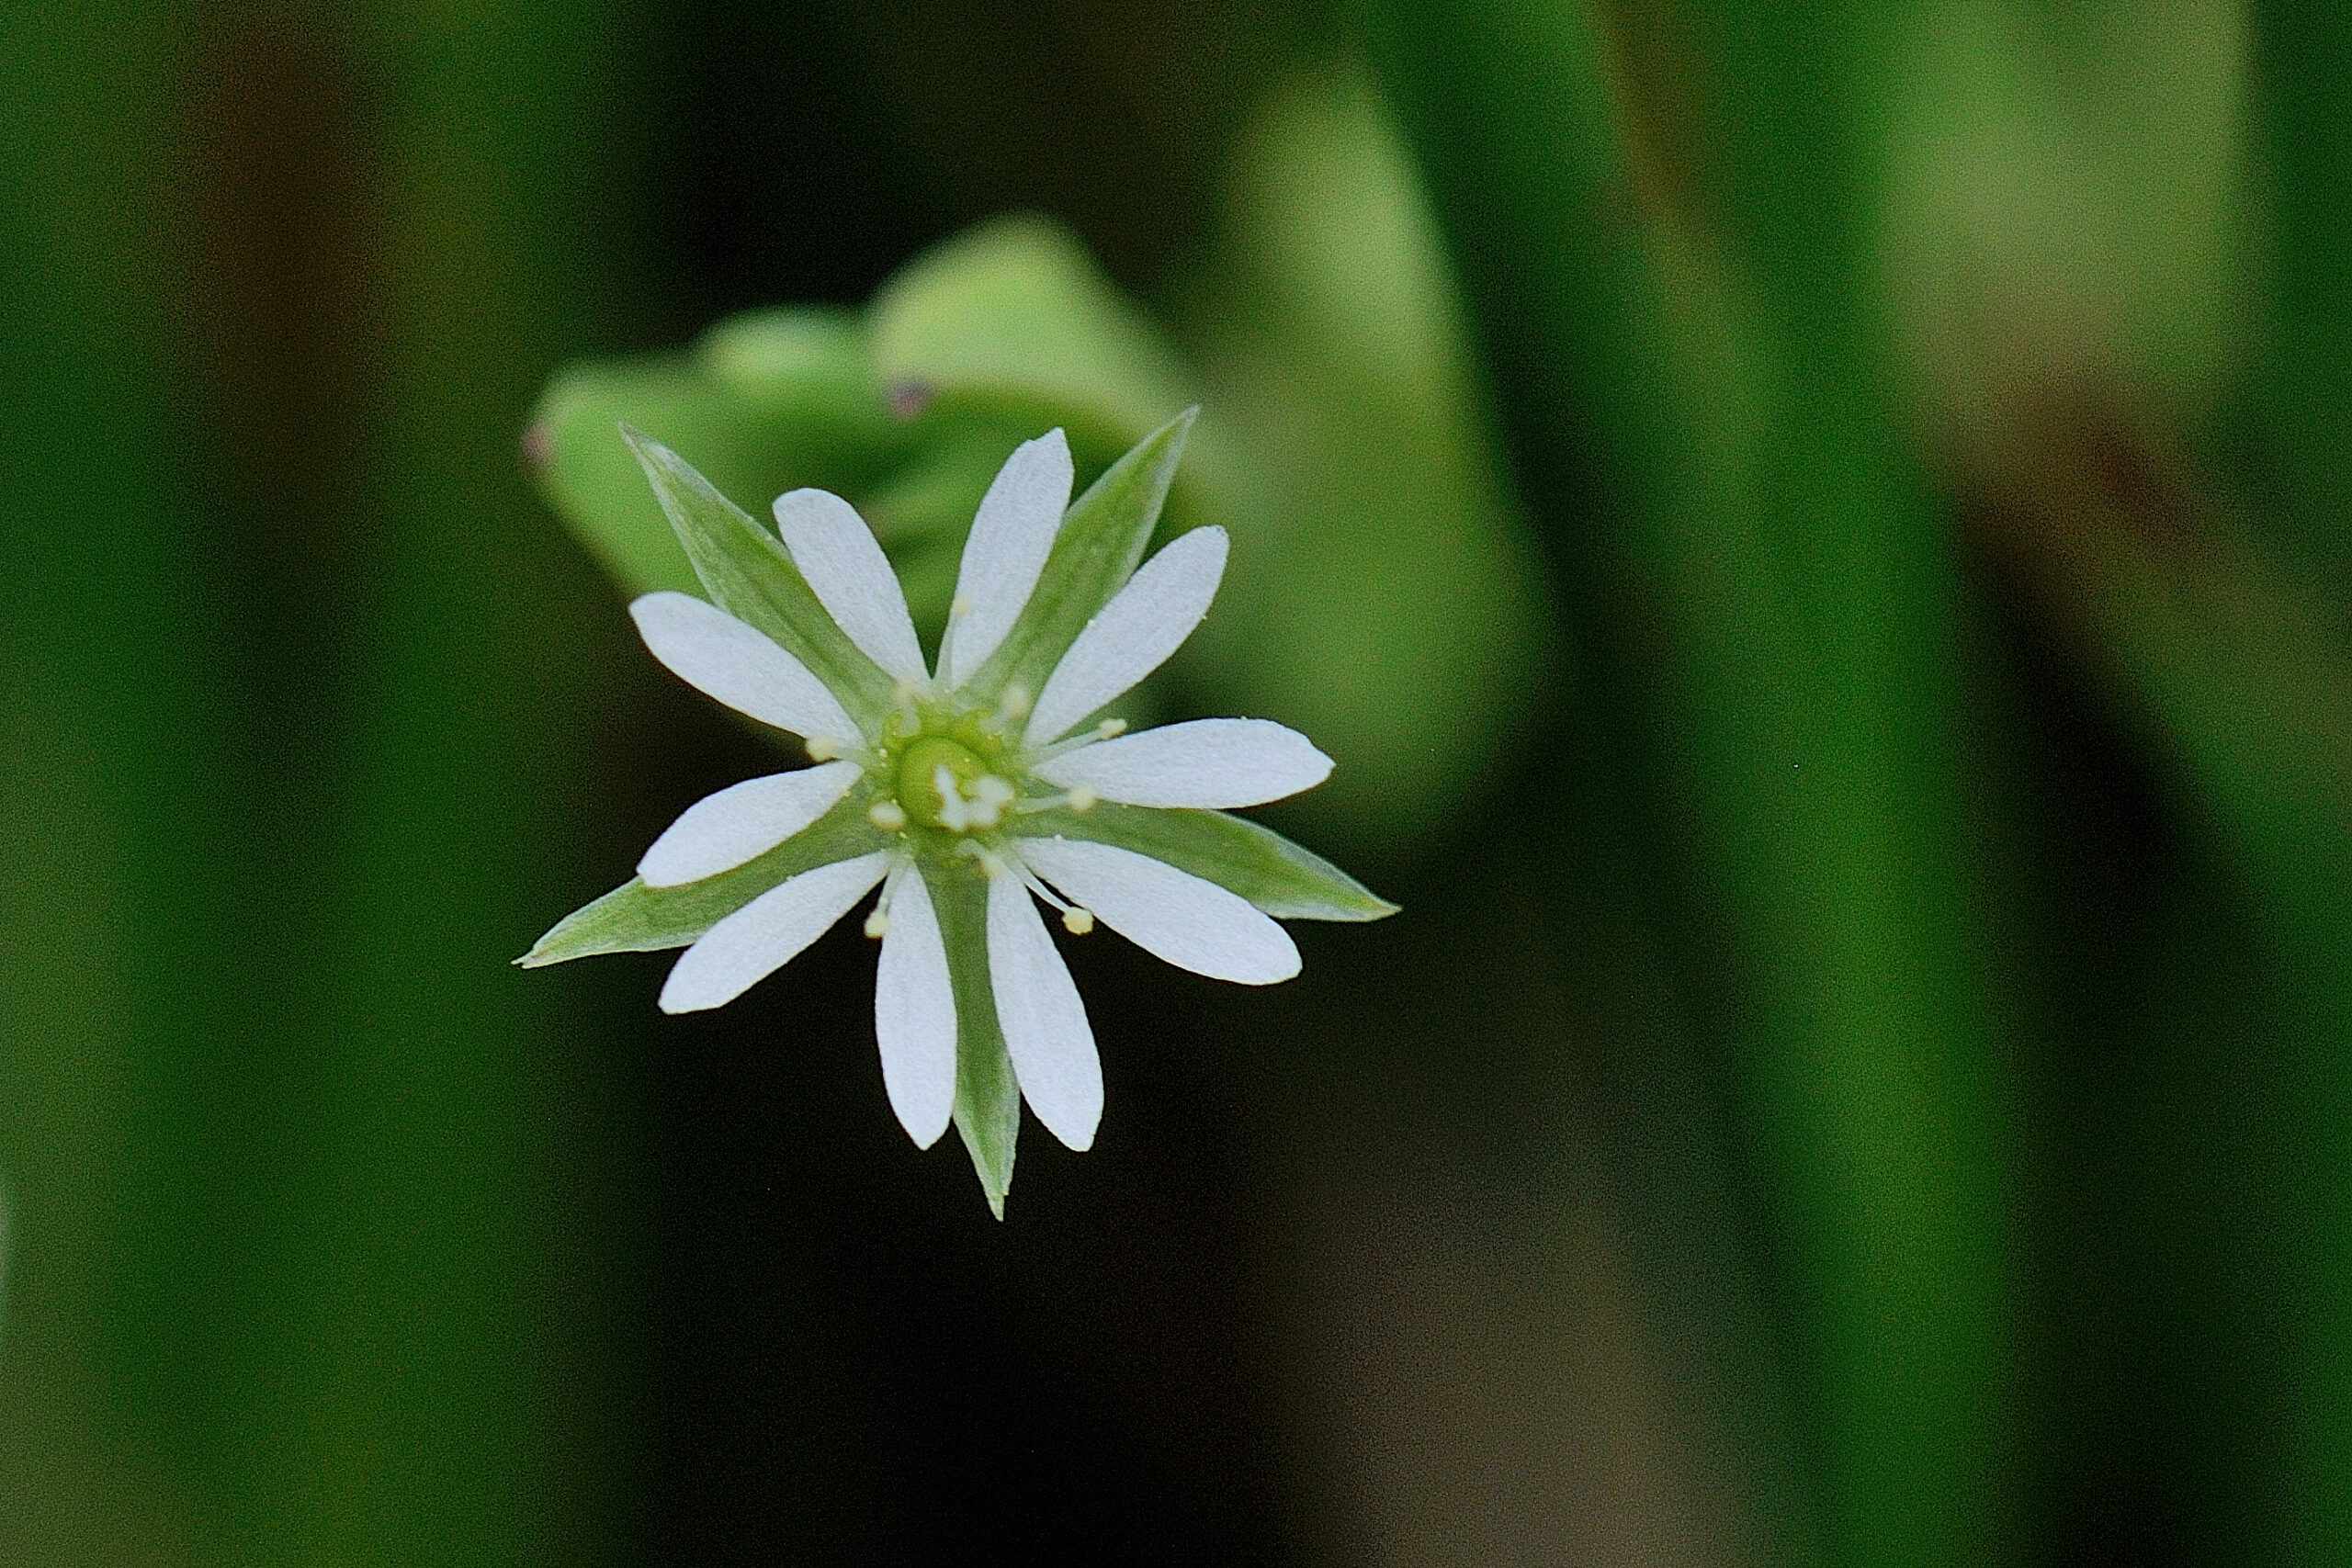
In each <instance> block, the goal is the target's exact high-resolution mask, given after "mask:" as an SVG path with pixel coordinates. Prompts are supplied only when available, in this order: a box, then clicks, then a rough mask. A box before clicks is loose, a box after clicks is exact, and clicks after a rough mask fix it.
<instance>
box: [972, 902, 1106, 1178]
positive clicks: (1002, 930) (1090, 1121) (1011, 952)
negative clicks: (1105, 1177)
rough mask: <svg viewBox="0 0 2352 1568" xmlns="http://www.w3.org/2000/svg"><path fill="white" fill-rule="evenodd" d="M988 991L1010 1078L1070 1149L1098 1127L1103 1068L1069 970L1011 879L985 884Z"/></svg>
mask: <svg viewBox="0 0 2352 1568" xmlns="http://www.w3.org/2000/svg"><path fill="white" fill-rule="evenodd" d="M989 986H990V987H993V988H994V989H995V991H996V1021H997V1024H998V1026H999V1027H1000V1028H1001V1029H1002V1030H1003V1031H1004V1046H1005V1049H1006V1050H1007V1051H1008V1052H1010V1053H1011V1054H1012V1076H1013V1077H1014V1078H1015V1079H1017V1080H1018V1081H1019V1082H1020V1085H1021V1093H1022V1095H1023V1098H1025V1099H1026V1100H1028V1101H1029V1109H1030V1110H1032V1111H1035V1112H1036V1113H1037V1120H1038V1121H1040V1122H1044V1123H1045V1124H1046V1131H1047V1132H1049V1133H1051V1134H1053V1135H1054V1136H1055V1137H1057V1138H1059V1139H1060V1140H1061V1141H1062V1142H1063V1143H1065V1144H1068V1145H1069V1146H1070V1147H1071V1148H1074V1149H1083V1148H1086V1147H1088V1146H1089V1145H1091V1144H1092V1143H1093V1142H1094V1127H1095V1124H1096V1123H1097V1122H1101V1121H1102V1120H1103V1063H1102V1061H1101V1059H1100V1058H1098V1057H1097V1056H1096V1055H1095V1054H1094V1031H1093V1030H1092V1029H1091V1028H1090V1027H1089V1026H1088V1025H1087V1021H1086V1004H1085V1003H1084V1002H1081V1001H1080V1000H1079V999H1078V987H1077V986H1075V985H1074V984H1072V983H1071V981H1070V977H1069V966H1068V965H1067V964H1063V963H1062V955H1061V954H1060V953H1057V952H1055V951H1054V939H1053V938H1052V937H1050V936H1048V935H1046V922H1045V921H1043V920H1041V919H1038V918H1037V906H1036V904H1035V901H1034V900H1032V899H1031V898H1030V897H1029V889H1028V887H1027V886H1026V885H1024V884H1023V882H1022V880H1021V879H1020V878H1019V877H1017V876H996V877H991V878H989Z"/></svg>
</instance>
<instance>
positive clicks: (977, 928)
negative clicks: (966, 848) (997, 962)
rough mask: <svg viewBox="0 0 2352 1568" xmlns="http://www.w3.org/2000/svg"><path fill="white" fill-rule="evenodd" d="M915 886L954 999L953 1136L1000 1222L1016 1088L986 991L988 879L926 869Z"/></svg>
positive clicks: (955, 869) (1017, 1129)
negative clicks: (926, 904) (934, 922)
mask: <svg viewBox="0 0 2352 1568" xmlns="http://www.w3.org/2000/svg"><path fill="white" fill-rule="evenodd" d="M923 886H924V887H925V888H926V889H927V890H928V891H929V892H930V894H931V904H932V908H933V910H934V911H936V913H937V915H938V918H939V935H940V940H941V941H942V942H944V943H945V945H946V948H947V975H948V980H949V983H950V984H951V985H952V987H954V989H955V993H956V1132H958V1133H960V1134H963V1136H964V1147H965V1148H966V1149H967V1151H969V1153H970V1154H971V1156H972V1169H973V1170H974V1171H975V1172H976V1173H977V1174H978V1176H979V1179H980V1190H981V1191H982V1192H983V1193H985V1194H987V1196H988V1201H989V1211H990V1212H991V1213H994V1214H995V1215H996V1217H997V1218H998V1219H1000V1220H1001V1219H1002V1218H1004V1197H1005V1194H1006V1193H1007V1192H1010V1191H1011V1190H1012V1153H1013V1145H1014V1144H1015V1143H1016V1142H1017V1141H1018V1140H1019V1138H1020V1135H1021V1086H1020V1084H1019V1083H1018V1082H1017V1081H1016V1080H1015V1079H1014V1078H1013V1076H1012V1054H1011V1053H1010V1052H1008V1051H1007V1050H1006V1049H1005V1044H1004V1032H1003V1031H1002V1030H1001V1029H1000V1028H999V1027H998V1025H997V1019H996V993H995V991H994V989H993V988H992V987H990V986H989V884H988V878H987V877H986V876H984V875H981V874H979V871H978V867H977V866H967V865H949V866H947V867H945V868H944V869H938V868H936V867H932V866H927V867H926V868H925V871H924V874H923Z"/></svg>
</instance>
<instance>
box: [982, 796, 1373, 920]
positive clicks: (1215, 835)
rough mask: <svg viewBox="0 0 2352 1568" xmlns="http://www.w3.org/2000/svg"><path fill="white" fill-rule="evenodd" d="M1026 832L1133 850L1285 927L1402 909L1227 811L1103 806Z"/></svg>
mask: <svg viewBox="0 0 2352 1568" xmlns="http://www.w3.org/2000/svg"><path fill="white" fill-rule="evenodd" d="M1021 832H1022V835H1023V837H1024V838H1063V839H1086V840H1091V841H1093V842H1095V843H1098V844H1114V845H1116V846H1117V847H1119V848H1120V849H1123V850H1133V851H1135V852H1136V853H1137V854H1144V855H1149V856H1150V857H1151V858H1152V859H1154V860H1156V861H1164V862H1166V863H1168V864H1170V865H1172V866H1174V867H1175V868H1176V869H1177V870H1179V871H1188V872H1191V873H1192V874H1193V875H1194V876H1197V877H1201V878H1203V879H1204V880H1205V881H1209V882H1214V883H1216V885H1217V886H1219V887H1222V888H1224V889H1226V890H1227V892H1229V893H1238V894H1239V895H1241V897H1244V898H1247V899H1249V900H1250V903H1252V904H1254V905H1256V906H1257V907H1258V908H1261V909H1262V910H1264V911H1265V912H1266V913H1267V914H1269V915H1273V916H1276V917H1278V918H1279V919H1285V920H1377V919H1385V918H1386V917H1388V916H1390V915H1393V914H1395V913H1396V912H1397V906H1396V905H1394V904H1392V903H1390V902H1389V901H1388V900H1387V899H1385V898H1383V897H1380V895H1378V894H1377V893H1374V892H1373V891H1372V890H1371V889H1370V888H1368V887H1366V886H1364V885H1363V883H1361V882H1358V881H1357V880H1356V879H1355V878H1354V877H1352V876H1350V875H1349V874H1347V873H1346V872H1344V871H1341V870H1340V868H1339V867H1338V866H1336V865H1333V864H1332V863H1330V862H1329V861H1327V860H1325V859H1324V858H1323V857H1322V856H1321V855H1318V854H1317V853H1315V852H1313V851H1312V850H1303V849H1301V848H1299V847H1298V846H1297V845H1296V844H1294V843H1292V842H1291V841H1290V840H1288V839H1285V838H1283V836H1282V835H1281V834H1280V833H1277V832H1275V831H1274V830H1273V829H1271V828H1261V827H1260V826H1259V825H1258V824H1257V823H1255V822H1251V821H1249V820H1247V819H1246V818H1239V817H1235V816H1231V815H1229V814H1227V813H1226V812H1223V811H1194V810H1182V809H1180V810H1169V809H1164V808H1161V807H1142V806H1120V805H1117V804H1115V803H1114V802H1111V801H1102V802H1098V803H1097V804H1096V805H1094V806H1093V807H1090V808H1088V809H1087V810H1084V811H1068V810H1062V811H1044V812H1039V813H1038V814H1037V815H1035V816H1034V817H1031V818H1026V819H1025V820H1024V821H1023V823H1022V826H1021Z"/></svg>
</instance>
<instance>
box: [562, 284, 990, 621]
mask: <svg viewBox="0 0 2352 1568" xmlns="http://www.w3.org/2000/svg"><path fill="white" fill-rule="evenodd" d="M622 423H627V424H631V425H634V426H636V427H637V428H638V429H639V430H658V431H660V432H661V433H662V439H663V441H664V442H665V443H666V444H667V445H669V446H672V447H673V448H674V449H676V450H677V451H679V452H681V453H684V454H685V455H686V456H687V457H688V458H689V459H690V460H691V461H692V462H693V463H694V465H695V468H697V469H698V470H699V471H700V472H701V473H703V474H704V475H705V476H706V477H707V478H708V479H709V480H710V481H711V483H712V485H713V486H715V487H716V488H717V489H718V491H720V492H721V493H722V494H725V495H730V496H737V497H741V498H742V499H744V500H746V501H750V502H753V503H754V504H756V503H757V502H760V501H762V500H764V499H765V498H767V497H770V496H774V495H776V494H778V493H780V492H781V491H786V490H790V489H793V488H795V487H797V486H800V485H817V486H820V487H822V488H823V489H826V490H831V491H839V492H840V493H842V494H843V495H851V496H854V495H858V494H860V493H862V492H863V491H865V489H866V488H867V487H869V486H871V485H872V484H874V483H875V482H876V480H877V479H880V478H881V477H882V476H883V475H884V474H886V473H888V471H889V470H890V469H891V468H892V467H893V466H894V465H896V464H897V463H899V462H900V461H902V460H903V459H904V457H905V456H906V454H907V452H908V451H909V450H910V446H911V442H912V438H913V435H914V432H913V431H912V430H911V429H910V427H909V425H908V423H907V422H906V421H904V420H901V419H898V418H894V417H893V416H892V414H891V412H890V411H889V408H888V405H887V404H886V403H885V402H884V401H883V400H882V396H881V393H880V392H879V391H878V390H877V389H876V383H875V378H874V367H873V362H872V358H871V356H870V355H868V354H867V352H866V344H865V329H864V327H863V326H862V325H861V324H860V323H859V321H858V320H857V318H856V317H854V315H852V314H850V313H849V312H847V311H842V310H823V309H805V308H804V309H793V310H755V311H751V312H747V313H746V314H743V315H740V316H732V317H729V319H728V320H726V321H721V322H719V323H718V325H717V326H715V327H713V328H711V329H710V331H708V332H707V333H704V334H703V336H702V339H701V341H700V342H699V343H697V344H695V346H694V348H693V349H692V350H690V351H689V352H686V353H684V354H664V355H650V356H643V357H636V358H628V359H614V360H594V361H588V362H585V363H582V364H576V365H572V366H569V367H566V368H564V369H563V370H562V371H561V372H560V373H559V374H558V375H557V376H556V378H554V380H553V381H551V382H550V383H549V384H548V390H547V393H546V395H545V396H544V397H542V398H541V399H540V400H539V406H538V408H537V410H536V411H535V412H533V414H532V417H531V426H530V434H529V436H528V438H527V440H526V446H525V449H526V452H527V453H528V454H529V456H530V458H531V462H532V472H533V475H534V477H535V478H536V479H537V480H538V482H539V487H540V489H541V491H543V492H544V493H545V494H546V496H547V498H548V503H549V504H550V505H551V506H553V507H554V508H555V510H556V512H557V513H559V514H560V516H561V517H562V518H563V520H564V522H565V523H566V524H567V525H569V526H570V527H571V531H572V533H573V534H575V535H576V536H578V537H579V538H580V539H581V541H582V543H583V544H585V545H586V546H587V547H589V548H590V549H591V550H592V551H594V554H595V556H596V558H597V559H598V560H599V561H600V562H601V563H602V564H603V565H604V567H605V570H607V571H608V572H610V573H611V574H612V575H613V577H614V578H615V579H616V581H618V582H619V583H620V585H621V587H622V589H623V590H624V591H625V592H629V593H633V594H634V593H650V592H653V591H654V590H655V589H660V588H674V589H683V590H687V591H692V590H693V589H694V587H695V573H694V568H693V566H692V565H691V564H690V563H689V562H688V561H687V559H686V555H685V551H684V548H683V547H681V546H680V545H679V543H678V537H677V535H676V534H675V532H673V530H672V528H671V526H670V523H669V520H668V518H667V517H665V516H664V515H663V513H662V507H661V504H660V502H658V501H656V500H655V498H654V496H653V494H652V493H651V492H650V491H648V490H647V489H646V484H645V476H644V474H643V473H642V472H641V471H640V470H639V467H638V464H637V461H636V459H635V458H634V457H632V456H631V454H630V452H629V449H628V446H626V445H625V444H624V443H622V442H621V441H619V440H617V439H616V436H615V434H614V427H615V426H616V425H617V424H622ZM1006 449H1007V450H1008V451H1009V450H1011V446H1009V445H1008V446H1007V448H1006ZM964 520H965V521H966V522H969V521H970V511H969V509H968V508H967V510H966V513H965V519H964Z"/></svg>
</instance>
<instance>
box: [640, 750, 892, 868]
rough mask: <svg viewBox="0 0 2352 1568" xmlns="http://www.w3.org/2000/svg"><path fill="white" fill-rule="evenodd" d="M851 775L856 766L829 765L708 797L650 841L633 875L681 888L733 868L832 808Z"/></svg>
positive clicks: (730, 788) (772, 775) (760, 780)
mask: <svg viewBox="0 0 2352 1568" xmlns="http://www.w3.org/2000/svg"><path fill="white" fill-rule="evenodd" d="M857 775H858V766H857V764H856V763H855V762H827V763H826V764H825V765H824V766H822V767H819V768H803V769H801V770H800V771H799V772H798V773H770V774H768V775H767V776H766V777H765V778H757V779H745V780H744V781H743V782H742V783H741V784H730V785H729V786H728V787H727V788H725V789H722V790H720V791H719V792H718V794H717V795H705V796H703V797H702V798H701V799H700V800H698V801H696V802H695V803H694V804H693V805H692V806H689V807H686V809H685V811H684V813H683V814H682V815H681V816H680V817H679V818H678V819H677V820H676V821H675V822H673V823H671V824H670V826H669V828H668V829H666V830H664V831H663V833H662V836H661V837H660V838H658V839H656V840H653V847H652V848H651V849H650V850H648V851H646V852H645V858H644V859H643V860H640V861H639V862H638V863H637V874H638V875H639V876H641V877H643V878H644V879H645V885H646V886H648V887H682V886H684V885H685V884H687V883H689V882H700V881H701V880H702V879H703V878H704V877H706V876H716V875H718V874H719V873H720V872H722V871H729V870H732V869H733V868H734V867H736V866H739V865H741V864H742V863H744V862H745V861H747V860H750V859H752V857H754V856H756V855H763V854H765V853H767V852H769V851H770V850H772V849H774V848H775V847H776V846H777V845H778V844H780V843H782V842H784V841H785V840H786V839H789V838H790V837H792V835H793V834H795V833H797V832H798V831H800V829H803V828H806V827H807V826H809V823H811V822H814V821H815V820H817V818H820V817H822V816H823V815H824V814H825V813H826V812H828V811H830V810H831V809H832V807H833V802H835V801H837V800H839V799H840V798H841V797H842V795H847V794H848V793H849V786H850V785H852V784H855V783H856V782H857Z"/></svg>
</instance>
